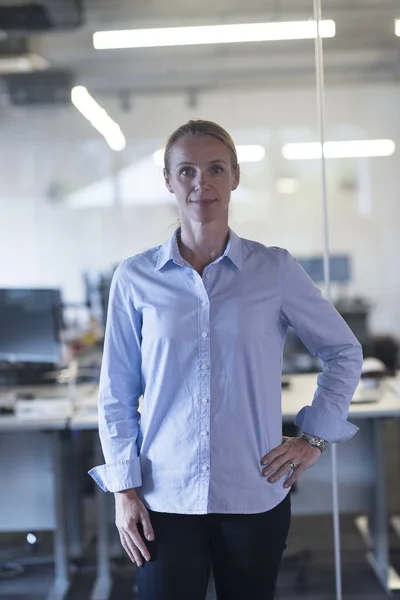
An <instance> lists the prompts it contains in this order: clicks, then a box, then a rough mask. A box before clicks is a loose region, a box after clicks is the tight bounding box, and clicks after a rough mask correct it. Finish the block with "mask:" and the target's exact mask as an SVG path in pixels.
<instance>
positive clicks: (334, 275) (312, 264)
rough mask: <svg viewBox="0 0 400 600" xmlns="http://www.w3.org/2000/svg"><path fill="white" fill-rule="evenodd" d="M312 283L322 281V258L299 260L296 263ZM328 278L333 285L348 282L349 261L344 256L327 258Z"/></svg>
mask: <svg viewBox="0 0 400 600" xmlns="http://www.w3.org/2000/svg"><path fill="white" fill-rule="evenodd" d="M298 262H299V263H300V264H301V266H302V267H303V269H304V270H305V272H306V273H307V275H308V276H309V277H310V278H311V279H312V280H313V281H314V283H321V282H323V281H324V260H323V258H322V257H319V256H318V257H313V258H300V259H299V261H298ZM329 267H330V278H331V281H332V282H335V283H348V282H349V281H350V259H349V257H348V256H346V255H336V256H335V255H334V256H331V257H330V258H329Z"/></svg>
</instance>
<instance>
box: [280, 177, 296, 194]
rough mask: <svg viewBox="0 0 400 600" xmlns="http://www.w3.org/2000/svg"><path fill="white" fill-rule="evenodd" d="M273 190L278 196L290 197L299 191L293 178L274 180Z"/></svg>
mask: <svg viewBox="0 0 400 600" xmlns="http://www.w3.org/2000/svg"><path fill="white" fill-rule="evenodd" d="M275 189H276V191H277V192H278V194H284V195H291V194H296V192H298V191H299V189H300V184H299V182H298V180H297V179H295V178H294V177H280V178H279V179H277V180H276V183H275Z"/></svg>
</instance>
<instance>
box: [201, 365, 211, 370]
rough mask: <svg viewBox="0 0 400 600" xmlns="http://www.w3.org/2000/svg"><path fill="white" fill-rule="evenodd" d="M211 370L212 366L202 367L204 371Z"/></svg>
mask: <svg viewBox="0 0 400 600" xmlns="http://www.w3.org/2000/svg"><path fill="white" fill-rule="evenodd" d="M209 368H210V365H203V366H202V369H203V371H208V369H209Z"/></svg>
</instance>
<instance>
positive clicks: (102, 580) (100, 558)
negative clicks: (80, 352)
mask: <svg viewBox="0 0 400 600" xmlns="http://www.w3.org/2000/svg"><path fill="white" fill-rule="evenodd" d="M70 428H71V429H72V430H73V431H90V432H91V433H92V444H93V456H94V461H95V464H98V465H99V464H102V463H103V462H104V459H103V453H102V450H101V444H100V439H99V434H98V419H97V386H95V387H93V386H92V387H91V388H90V390H89V389H88V390H87V392H86V394H82V395H81V399H80V401H79V402H78V403H77V404H76V409H75V412H74V415H73V416H72V418H71V420H70ZM95 493H96V505H97V577H96V580H95V583H94V587H93V590H92V593H91V596H90V600H108V598H109V596H110V592H111V586H112V580H111V571H110V557H109V554H110V552H109V526H110V511H111V507H110V500H112V498H111V494H106V493H105V492H103V491H102V490H101V489H100V488H99V487H98V486H97V485H96V491H95Z"/></svg>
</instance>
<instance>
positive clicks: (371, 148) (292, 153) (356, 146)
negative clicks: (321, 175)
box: [282, 140, 396, 160]
mask: <svg viewBox="0 0 400 600" xmlns="http://www.w3.org/2000/svg"><path fill="white" fill-rule="evenodd" d="M395 149H396V145H395V143H394V142H393V140H354V141H346V142H325V143H324V156H325V158H361V157H368V156H391V155H392V154H393V153H394V151H395ZM282 154H283V156H284V157H285V158H287V159H288V160H310V159H315V158H321V157H322V148H321V144H320V142H311V143H307V144H286V145H285V146H283V148H282Z"/></svg>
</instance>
